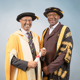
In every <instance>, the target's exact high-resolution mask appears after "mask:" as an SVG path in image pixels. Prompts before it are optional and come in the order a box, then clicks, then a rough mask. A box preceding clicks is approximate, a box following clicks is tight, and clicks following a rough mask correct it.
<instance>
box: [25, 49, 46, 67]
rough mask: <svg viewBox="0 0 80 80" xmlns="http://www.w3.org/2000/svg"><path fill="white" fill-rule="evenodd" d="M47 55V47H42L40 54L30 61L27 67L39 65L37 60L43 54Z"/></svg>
mask: <svg viewBox="0 0 80 80" xmlns="http://www.w3.org/2000/svg"><path fill="white" fill-rule="evenodd" d="M45 55H46V49H45V48H42V49H41V52H40V53H39V54H38V56H36V58H35V60H34V61H30V62H28V65H27V67H29V68H35V67H36V66H37V62H38V60H39V58H40V57H41V56H45Z"/></svg>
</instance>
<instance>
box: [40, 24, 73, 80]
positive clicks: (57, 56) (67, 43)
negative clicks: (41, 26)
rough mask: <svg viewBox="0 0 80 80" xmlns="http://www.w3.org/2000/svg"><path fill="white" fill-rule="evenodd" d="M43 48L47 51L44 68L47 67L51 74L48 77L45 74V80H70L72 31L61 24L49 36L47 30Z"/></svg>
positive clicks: (43, 63)
mask: <svg viewBox="0 0 80 80" xmlns="http://www.w3.org/2000/svg"><path fill="white" fill-rule="evenodd" d="M42 47H45V48H46V50H47V53H46V56H45V61H42V68H43V67H45V66H46V67H47V70H48V72H49V74H48V75H45V73H44V72H43V80H69V72H70V61H71V55H72V54H71V53H72V48H73V40H72V34H71V31H70V29H69V28H68V27H66V26H63V25H62V24H61V23H59V24H58V25H57V26H56V28H55V29H54V30H53V31H52V33H51V34H50V35H49V28H46V29H45V30H44V32H43V35H42V40H41V48H42Z"/></svg>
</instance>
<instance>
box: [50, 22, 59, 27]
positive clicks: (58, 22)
mask: <svg viewBox="0 0 80 80" xmlns="http://www.w3.org/2000/svg"><path fill="white" fill-rule="evenodd" d="M58 24H59V22H57V23H56V24H55V25H54V26H52V27H51V28H50V27H49V29H54V28H55V27H56V26H57V25H58Z"/></svg>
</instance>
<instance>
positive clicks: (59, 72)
mask: <svg viewBox="0 0 80 80" xmlns="http://www.w3.org/2000/svg"><path fill="white" fill-rule="evenodd" d="M61 73H62V68H60V69H59V71H58V76H61Z"/></svg>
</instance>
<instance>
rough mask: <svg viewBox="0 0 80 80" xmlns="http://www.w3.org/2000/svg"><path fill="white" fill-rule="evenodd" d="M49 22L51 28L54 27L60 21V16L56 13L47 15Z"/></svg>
mask: <svg viewBox="0 0 80 80" xmlns="http://www.w3.org/2000/svg"><path fill="white" fill-rule="evenodd" d="M47 19H48V22H49V23H50V27H52V26H54V25H55V24H56V23H57V22H58V20H59V19H60V16H59V15H58V14H57V13H56V12H49V13H48V14H47Z"/></svg>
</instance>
